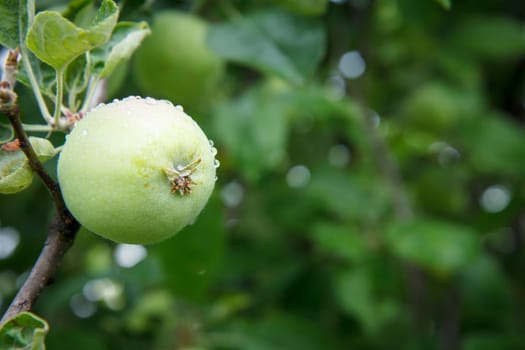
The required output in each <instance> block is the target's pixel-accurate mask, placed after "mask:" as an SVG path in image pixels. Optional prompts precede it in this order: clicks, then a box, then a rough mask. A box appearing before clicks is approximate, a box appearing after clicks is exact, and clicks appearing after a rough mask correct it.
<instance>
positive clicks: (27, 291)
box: [0, 214, 80, 324]
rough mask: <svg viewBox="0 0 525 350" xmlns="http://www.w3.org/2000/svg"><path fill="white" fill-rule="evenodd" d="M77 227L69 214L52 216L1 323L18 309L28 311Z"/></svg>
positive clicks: (48, 282)
mask: <svg viewBox="0 0 525 350" xmlns="http://www.w3.org/2000/svg"><path fill="white" fill-rule="evenodd" d="M79 227H80V225H79V224H78V222H77V221H76V220H75V219H74V218H73V217H72V216H71V215H69V217H67V219H66V218H65V217H64V216H63V215H58V214H56V215H55V217H54V222H53V225H52V226H51V229H50V231H49V235H48V237H47V240H46V243H45V244H44V248H43V249H42V252H41V253H40V256H39V257H38V259H37V261H36V263H35V265H34V266H33V269H32V270H31V273H30V274H29V276H28V277H27V279H26V281H25V282H24V285H23V286H22V288H20V290H19V291H18V293H17V294H16V296H15V298H14V299H13V301H12V302H11V305H9V308H8V309H7V311H6V312H5V314H4V316H3V317H2V320H0V324H3V323H4V322H6V321H8V320H9V319H11V318H12V317H14V316H16V315H17V314H19V313H20V312H23V311H29V310H31V308H32V307H33V304H34V303H35V301H36V300H37V298H38V297H39V296H40V293H41V292H42V290H43V289H44V288H45V287H46V286H47V285H49V284H50V283H52V282H53V278H54V276H55V273H56V271H57V269H58V265H60V262H61V261H62V258H63V257H64V254H65V253H66V252H67V251H68V249H69V248H70V247H71V246H72V245H73V241H74V239H75V235H76V232H77V231H78V229H79Z"/></svg>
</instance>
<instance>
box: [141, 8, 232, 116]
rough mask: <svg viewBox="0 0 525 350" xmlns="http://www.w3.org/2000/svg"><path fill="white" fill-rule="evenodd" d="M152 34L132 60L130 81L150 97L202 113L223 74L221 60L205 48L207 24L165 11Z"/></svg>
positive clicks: (157, 20) (189, 16) (160, 15)
mask: <svg viewBox="0 0 525 350" xmlns="http://www.w3.org/2000/svg"><path fill="white" fill-rule="evenodd" d="M151 29H152V34H151V35H150V36H149V37H147V38H146V39H145V40H144V42H143V43H142V44H141V46H140V47H139V49H138V50H137V52H136V53H135V54H134V59H133V69H132V73H133V77H134V79H135V81H136V82H137V84H138V87H139V88H140V89H141V91H142V92H143V93H144V94H146V95H148V96H152V97H156V98H165V99H168V100H170V101H172V102H173V103H176V104H182V105H184V106H185V108H187V109H188V110H190V111H194V110H197V111H199V110H201V107H202V101H203V100H206V99H207V97H208V96H210V95H211V93H212V92H213V90H214V88H215V87H216V86H217V83H218V82H219V80H220V78H221V77H222V75H223V71H224V62H223V60H222V59H221V58H220V57H219V56H217V55H216V54H215V53H213V52H212V51H211V50H210V49H209V48H208V46H207V45H206V31H207V30H208V25H207V23H206V22H205V21H204V20H202V19H201V18H199V17H197V16H194V15H191V14H188V13H184V12H180V11H173V10H167V11H162V12H158V13H157V14H156V15H155V17H154V18H153V23H152V25H151Z"/></svg>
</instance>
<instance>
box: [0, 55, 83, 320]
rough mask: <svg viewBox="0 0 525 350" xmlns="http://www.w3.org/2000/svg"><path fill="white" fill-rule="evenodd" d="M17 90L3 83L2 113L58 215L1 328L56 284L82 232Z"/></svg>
mask: <svg viewBox="0 0 525 350" xmlns="http://www.w3.org/2000/svg"><path fill="white" fill-rule="evenodd" d="M16 54H17V53H16ZM13 86H14V83H12V84H9V82H0V111H1V112H2V113H4V114H5V115H6V116H7V118H8V119H9V122H10V123H11V126H12V127H13V132H14V134H15V136H16V137H17V138H18V141H19V145H20V149H21V150H22V151H23V152H24V154H25V156H26V158H27V160H28V162H29V165H30V166H31V169H32V170H33V171H34V172H35V173H36V174H37V175H38V176H39V177H40V179H41V180H42V182H43V183H44V185H45V186H46V188H47V190H48V191H49V194H50V195H51V198H52V199H53V203H54V205H55V209H56V213H55V216H54V218H53V225H52V226H51V228H50V230H49V234H48V237H47V240H46V243H45V245H44V247H43V249H42V252H41V253H40V256H39V257H38V259H37V261H36V263H35V265H34V266H33V269H32V270H31V273H30V274H29V277H28V278H27V279H26V281H25V282H24V284H23V285H22V287H21V288H20V290H19V291H18V293H17V295H16V296H15V298H14V300H13V301H12V302H11V305H9V308H8V309H7V311H6V312H5V314H4V315H3V317H2V319H1V320H0V324H3V323H4V322H6V321H7V320H9V319H10V318H12V317H14V316H15V315H17V314H18V313H20V312H22V311H29V310H31V308H32V307H33V304H34V303H35V301H36V300H37V298H38V297H39V296H40V293H41V292H42V290H43V289H44V287H45V286H47V285H48V284H49V283H51V282H52V280H53V278H54V276H55V273H56V270H57V269H58V265H59V264H60V262H61V261H62V258H63V257H64V254H65V253H66V252H67V250H68V249H69V248H70V247H71V245H73V241H74V240H75V235H76V233H77V231H78V229H79V228H80V224H79V223H78V221H77V220H76V219H75V218H74V217H73V216H72V215H71V213H70V212H69V210H68V209H67V207H66V204H65V203H64V198H63V197H62V193H61V192H60V187H59V185H58V183H57V182H56V181H55V180H53V178H51V176H49V174H48V173H47V172H46V170H45V169H44V166H43V165H42V163H41V162H40V160H39V159H38V157H37V155H36V153H35V150H34V149H33V147H32V146H31V143H30V142H29V139H28V136H27V133H26V131H25V130H24V126H23V124H22V121H21V119H20V112H19V108H18V102H17V95H16V93H15V92H14V91H13Z"/></svg>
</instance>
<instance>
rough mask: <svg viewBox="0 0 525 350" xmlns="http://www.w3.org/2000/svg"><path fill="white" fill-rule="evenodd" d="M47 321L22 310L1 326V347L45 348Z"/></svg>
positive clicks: (25, 349) (11, 349) (24, 349)
mask: <svg viewBox="0 0 525 350" xmlns="http://www.w3.org/2000/svg"><path fill="white" fill-rule="evenodd" d="M48 331H49V326H48V324H47V322H46V321H45V320H44V319H42V318H40V317H38V316H36V315H35V314H32V313H30V312H22V313H20V314H18V315H16V316H15V317H13V318H12V319H10V320H9V321H7V322H6V323H4V325H3V326H2V328H0V349H9V350H16V349H20V350H45V348H46V346H45V343H44V342H45V337H46V334H47V332H48Z"/></svg>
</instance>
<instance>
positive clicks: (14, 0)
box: [0, 0, 27, 49]
mask: <svg viewBox="0 0 525 350" xmlns="http://www.w3.org/2000/svg"><path fill="white" fill-rule="evenodd" d="M26 17H27V4H26V1H25V0H20V1H19V0H0V18H1V19H2V20H1V21H0V44H1V45H3V46H5V47H8V48H10V49H14V48H15V47H18V46H20V24H19V23H20V20H22V21H23V23H24V22H25V21H26Z"/></svg>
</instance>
